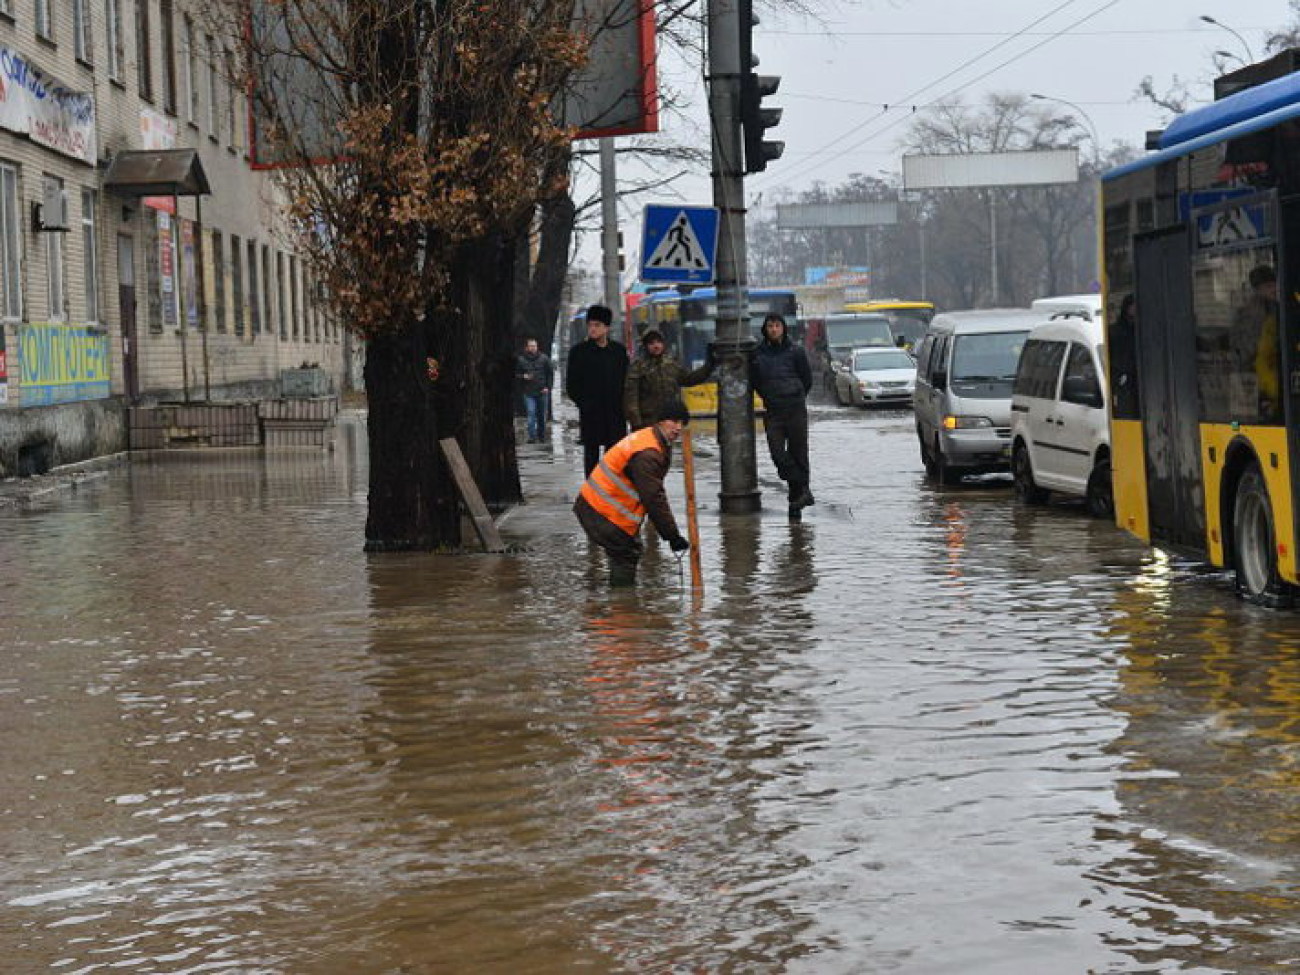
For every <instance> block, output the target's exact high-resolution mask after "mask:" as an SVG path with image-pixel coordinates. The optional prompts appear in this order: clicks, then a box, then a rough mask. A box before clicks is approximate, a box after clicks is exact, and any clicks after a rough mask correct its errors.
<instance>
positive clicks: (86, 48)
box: [72, 0, 94, 64]
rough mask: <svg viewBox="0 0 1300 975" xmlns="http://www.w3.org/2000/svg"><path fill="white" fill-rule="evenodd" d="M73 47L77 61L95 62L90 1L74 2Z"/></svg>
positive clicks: (78, 0)
mask: <svg viewBox="0 0 1300 975" xmlns="http://www.w3.org/2000/svg"><path fill="white" fill-rule="evenodd" d="M72 45H73V49H74V51H75V53H76V55H77V60H79V61H85V62H86V63H87V64H90V63H91V62H92V61H93V60H94V55H93V53H92V51H91V47H90V0H72Z"/></svg>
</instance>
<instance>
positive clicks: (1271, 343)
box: [1192, 246, 1282, 423]
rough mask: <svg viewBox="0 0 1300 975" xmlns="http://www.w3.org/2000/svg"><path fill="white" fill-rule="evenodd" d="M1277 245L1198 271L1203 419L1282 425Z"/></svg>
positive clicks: (1199, 265) (1223, 258)
mask: <svg viewBox="0 0 1300 975" xmlns="http://www.w3.org/2000/svg"><path fill="white" fill-rule="evenodd" d="M1275 266H1276V258H1275V254H1274V250H1273V248H1272V247H1271V246H1267V247H1252V248H1248V249H1245V250H1237V251H1233V252H1231V253H1228V254H1223V255H1217V256H1214V257H1212V258H1209V259H1205V260H1198V261H1197V262H1196V263H1195V265H1194V266H1193V287H1192V303H1193V308H1194V310H1195V314H1196V378H1197V390H1198V393H1199V400H1200V410H1201V419H1202V420H1203V421H1209V422H1218V423H1231V422H1233V421H1236V422H1240V423H1280V422H1281V420H1282V416H1281V402H1280V399H1279V397H1278V300H1277V273H1276V271H1275Z"/></svg>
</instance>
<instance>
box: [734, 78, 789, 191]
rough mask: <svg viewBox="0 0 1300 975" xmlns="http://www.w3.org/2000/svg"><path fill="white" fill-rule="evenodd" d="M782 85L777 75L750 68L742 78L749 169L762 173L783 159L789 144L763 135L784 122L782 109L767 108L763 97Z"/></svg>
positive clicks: (746, 158) (750, 171) (741, 93)
mask: <svg viewBox="0 0 1300 975" xmlns="http://www.w3.org/2000/svg"><path fill="white" fill-rule="evenodd" d="M779 87H781V79H780V77H779V76H777V75H770V74H754V72H752V71H746V72H745V73H744V74H743V75H741V78H740V125H741V128H742V129H743V130H744V133H745V172H747V173H761V172H762V171H763V170H765V169H767V164H768V163H769V162H771V161H772V160H773V159H780V158H781V154H782V153H783V152H785V143H784V142H778V141H777V140H775V139H764V138H763V134H764V133H765V132H766V131H767V130H768V129H770V128H772V126H774V125H776V124H777V123H778V122H780V121H781V109H779V108H776V107H771V108H764V107H763V99H764V98H766V97H767V96H768V95H771V94H774V93H775V92H776V90H777V89H778V88H779Z"/></svg>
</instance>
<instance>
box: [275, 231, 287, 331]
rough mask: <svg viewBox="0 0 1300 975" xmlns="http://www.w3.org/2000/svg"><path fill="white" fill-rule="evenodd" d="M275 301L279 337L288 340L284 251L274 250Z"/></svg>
mask: <svg viewBox="0 0 1300 975" xmlns="http://www.w3.org/2000/svg"><path fill="white" fill-rule="evenodd" d="M275 303H276V313H277V314H278V315H279V316H280V338H281V339H283V340H284V341H286V342H287V341H288V340H289V316H287V315H286V314H285V313H284V251H276V252H275Z"/></svg>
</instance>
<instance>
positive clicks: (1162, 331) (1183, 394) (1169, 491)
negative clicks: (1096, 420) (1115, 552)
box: [1133, 225, 1205, 552]
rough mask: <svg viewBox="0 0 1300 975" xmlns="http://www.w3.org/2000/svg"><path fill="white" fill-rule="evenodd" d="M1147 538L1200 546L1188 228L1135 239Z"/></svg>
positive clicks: (1201, 521) (1192, 547)
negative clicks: (1148, 533)
mask: <svg viewBox="0 0 1300 975" xmlns="http://www.w3.org/2000/svg"><path fill="white" fill-rule="evenodd" d="M1133 257H1134V264H1135V271H1136V281H1135V292H1136V295H1137V322H1138V324H1137V333H1138V360H1139V362H1140V363H1141V369H1142V375H1143V382H1144V385H1143V389H1142V396H1143V399H1144V403H1143V409H1142V433H1143V440H1144V441H1145V450H1146V474H1147V508H1148V510H1147V517H1148V519H1149V525H1150V528H1151V541H1152V542H1156V543H1160V542H1163V543H1165V544H1167V545H1169V546H1171V547H1174V548H1182V549H1190V550H1193V551H1196V552H1204V551H1205V514H1204V509H1203V498H1204V491H1203V485H1202V477H1201V451H1200V417H1199V410H1198V406H1197V397H1196V329H1195V321H1194V319H1193V317H1192V266H1191V258H1190V255H1189V254H1188V241H1187V228H1186V226H1184V225H1179V226H1177V227H1173V228H1170V229H1167V230H1161V231H1156V232H1154V233H1150V234H1144V235H1142V236H1140V237H1137V238H1135V239H1134V253H1133Z"/></svg>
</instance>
